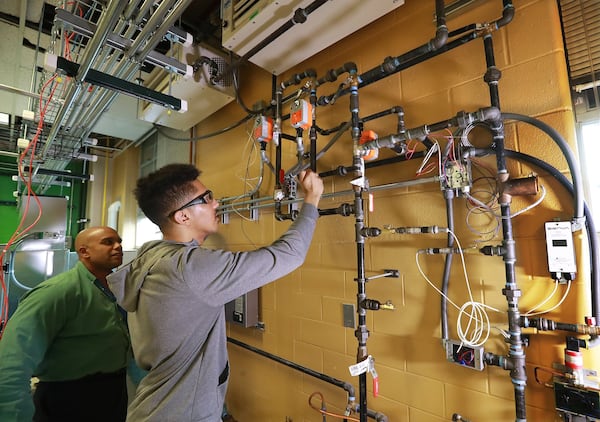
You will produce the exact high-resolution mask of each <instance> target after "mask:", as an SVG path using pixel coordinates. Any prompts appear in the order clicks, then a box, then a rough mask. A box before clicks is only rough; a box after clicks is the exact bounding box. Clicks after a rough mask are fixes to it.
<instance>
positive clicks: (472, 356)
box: [446, 340, 484, 371]
mask: <svg viewBox="0 0 600 422" xmlns="http://www.w3.org/2000/svg"><path fill="white" fill-rule="evenodd" d="M446 359H448V361H450V362H452V363H456V364H458V365H460V366H464V367H466V368H471V369H476V370H478V371H483V368H484V363H483V347H473V346H466V345H464V344H462V343H461V342H460V341H454V340H447V341H446Z"/></svg>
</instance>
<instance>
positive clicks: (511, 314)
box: [483, 32, 527, 422]
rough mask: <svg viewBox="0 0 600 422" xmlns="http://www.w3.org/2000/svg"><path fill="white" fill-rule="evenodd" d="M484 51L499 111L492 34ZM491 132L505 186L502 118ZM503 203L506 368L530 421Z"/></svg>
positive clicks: (504, 203)
mask: <svg viewBox="0 0 600 422" xmlns="http://www.w3.org/2000/svg"><path fill="white" fill-rule="evenodd" d="M483 45H484V49H485V60H486V64H487V71H486V73H485V76H484V80H485V82H486V83H487V84H488V87H489V93H490V101H491V105H492V107H494V108H497V109H498V110H500V96H499V93H498V81H499V79H500V77H501V72H500V71H499V69H498V68H497V67H496V63H495V59H494V45H493V40H492V35H491V32H488V33H486V34H485V36H484V38H483ZM490 129H491V131H492V134H493V142H494V145H495V152H496V166H497V169H498V170H497V171H498V174H497V179H498V184H499V185H500V186H503V185H504V184H505V183H506V182H508V180H509V174H508V170H507V168H506V157H505V151H504V125H503V122H502V119H501V118H499V119H496V120H493V121H491V122H490ZM498 202H499V204H500V213H501V215H502V236H503V241H502V245H503V251H504V253H503V255H502V259H503V261H504V270H505V276H506V284H505V286H504V289H502V294H503V295H504V296H506V301H507V304H508V311H507V314H508V331H509V336H510V337H509V340H508V341H509V344H510V347H509V354H508V361H509V364H508V365H507V369H509V370H510V377H511V381H512V384H513V388H514V396H515V413H516V422H524V421H526V420H527V417H526V408H525V386H526V385H527V372H526V370H525V349H524V346H523V339H522V338H521V325H520V314H519V297H521V290H520V289H519V287H518V285H517V280H516V261H517V259H516V250H515V241H514V238H513V231H512V220H511V216H510V214H511V213H510V203H511V195H508V194H503V193H501V194H500V195H499V198H498Z"/></svg>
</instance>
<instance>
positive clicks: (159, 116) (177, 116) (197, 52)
mask: <svg viewBox="0 0 600 422" xmlns="http://www.w3.org/2000/svg"><path fill="white" fill-rule="evenodd" d="M174 55H175V57H177V59H178V60H179V61H180V62H182V63H185V64H187V65H188V66H191V67H192V68H193V69H194V72H193V75H188V76H182V75H173V74H165V72H164V71H162V72H161V71H160V70H158V69H155V71H153V72H152V73H151V74H150V77H149V78H148V80H147V82H145V83H144V85H145V86H146V87H148V88H150V89H152V90H154V91H157V92H162V93H164V94H168V95H172V96H174V97H177V98H179V99H181V100H182V101H185V102H186V103H187V110H183V109H182V110H180V111H172V110H169V109H167V108H165V107H161V106H160V105H158V104H153V103H147V102H143V101H142V102H140V104H141V108H140V111H139V118H140V119H141V120H145V121H148V122H152V123H156V124H159V125H162V126H167V127H170V128H173V129H178V130H188V129H190V128H191V127H192V126H194V125H195V124H197V123H199V122H201V121H202V120H204V119H205V118H207V117H208V116H210V115H211V114H213V113H214V112H216V111H217V110H219V109H220V108H222V107H223V106H225V105H227V104H229V103H230V102H231V101H233V100H234V99H235V91H234V87H233V83H232V81H231V80H230V79H227V78H220V79H219V78H217V76H218V75H221V74H222V73H223V71H224V70H225V68H226V66H227V60H226V59H225V57H224V55H222V54H220V53H217V52H215V51H213V50H212V49H210V48H209V47H207V46H202V45H198V44H197V45H192V46H185V45H179V44H178V45H175V46H174ZM217 79H219V80H218V81H217Z"/></svg>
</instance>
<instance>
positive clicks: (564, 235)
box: [545, 221, 577, 281]
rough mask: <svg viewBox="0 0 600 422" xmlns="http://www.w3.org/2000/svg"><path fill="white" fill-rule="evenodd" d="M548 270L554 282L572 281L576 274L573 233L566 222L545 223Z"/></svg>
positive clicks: (569, 224)
mask: <svg viewBox="0 0 600 422" xmlns="http://www.w3.org/2000/svg"><path fill="white" fill-rule="evenodd" d="M545 228H546V249H547V251H548V270H549V271H550V274H551V275H552V278H554V279H555V280H563V281H564V280H574V279H575V275H576V274H577V265H576V262H575V248H574V247H573V233H572V231H571V223H570V222H568V221H552V222H548V223H545Z"/></svg>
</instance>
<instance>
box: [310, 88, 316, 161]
mask: <svg viewBox="0 0 600 422" xmlns="http://www.w3.org/2000/svg"><path fill="white" fill-rule="evenodd" d="M309 101H310V105H311V108H312V124H311V126H310V131H309V139H310V169H311V170H312V171H314V172H316V171H317V83H316V81H315V78H312V81H311V84H310V96H309Z"/></svg>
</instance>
